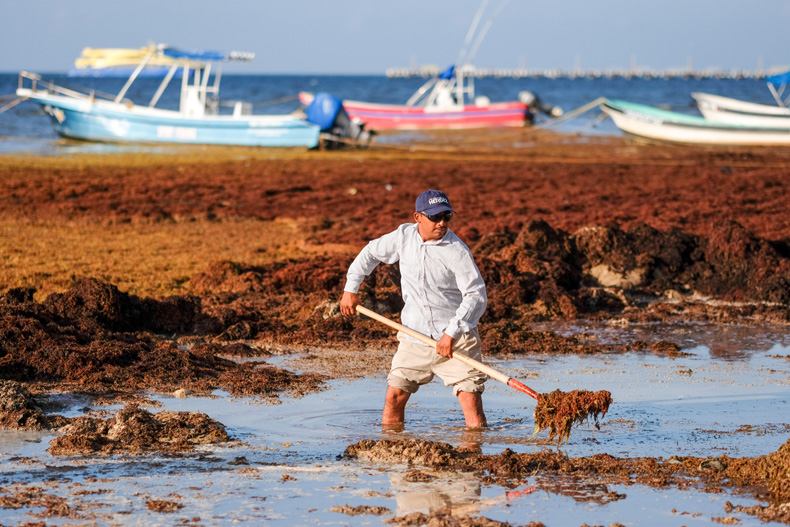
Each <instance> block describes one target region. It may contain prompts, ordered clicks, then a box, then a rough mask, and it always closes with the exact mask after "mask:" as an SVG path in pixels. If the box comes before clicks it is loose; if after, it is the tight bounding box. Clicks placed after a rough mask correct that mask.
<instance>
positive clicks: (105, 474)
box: [0, 325, 790, 526]
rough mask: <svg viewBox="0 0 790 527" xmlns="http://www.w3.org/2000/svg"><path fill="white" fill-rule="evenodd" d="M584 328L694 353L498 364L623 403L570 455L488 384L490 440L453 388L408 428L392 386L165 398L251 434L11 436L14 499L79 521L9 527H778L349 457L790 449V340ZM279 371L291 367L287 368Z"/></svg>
mask: <svg viewBox="0 0 790 527" xmlns="http://www.w3.org/2000/svg"><path fill="white" fill-rule="evenodd" d="M553 330H555V331H569V332H578V331H579V328H578V327H575V328H574V327H570V326H568V327H566V328H564V329H563V328H558V327H554V328H553ZM584 331H586V332H590V333H591V334H596V335H597V338H599V339H603V338H607V337H606V335H607V334H608V333H609V332H612V331H618V332H632V333H638V332H642V333H651V334H652V337H651V338H659V337H660V338H662V339H664V340H671V341H673V342H676V343H678V344H681V346H682V347H683V351H684V352H685V353H688V354H689V355H688V356H683V357H680V358H676V359H670V358H666V357H661V356H655V355H653V354H651V353H649V352H645V353H629V354H611V355H598V356H530V357H526V358H525V357H518V358H508V359H507V360H491V361H490V363H491V365H492V366H494V367H495V368H498V369H500V370H502V371H504V372H505V373H507V374H508V375H510V376H512V377H514V378H516V379H519V380H521V381H522V382H524V383H525V384H527V385H528V386H530V387H531V388H533V389H535V390H536V391H538V392H541V393H545V392H548V391H551V390H554V389H561V390H563V391H569V390H572V389H589V390H601V389H605V390H609V391H610V392H611V393H612V397H613V399H614V403H613V404H612V406H611V408H610V411H609V413H608V414H607V415H606V416H605V417H604V418H603V419H602V420H601V428H600V430H597V429H596V428H595V427H594V426H593V425H592V424H589V425H586V424H585V425H582V426H579V427H575V428H574V430H573V433H572V434H571V436H570V439H569V441H568V442H567V443H565V444H563V445H561V446H548V445H545V444H541V441H540V439H541V438H540V437H538V438H534V437H533V436H532V432H533V429H534V423H533V420H532V411H533V409H534V406H535V404H534V403H535V402H534V400H532V399H530V398H529V397H527V396H526V395H524V394H522V393H521V392H517V391H515V390H513V389H511V388H508V387H507V386H505V385H503V384H501V383H498V382H496V381H489V383H488V384H487V390H486V392H485V395H484V402H485V406H486V413H487V416H488V419H489V423H490V428H489V429H487V430H484V431H482V432H476V431H469V430H467V429H465V428H463V426H461V425H462V423H463V417H462V414H461V412H460V409H459V408H458V406H457V403H456V401H455V400H454V399H453V398H452V397H451V395H450V394H449V391H448V390H447V389H446V388H445V387H444V386H442V385H441V384H440V383H439V382H434V383H432V384H430V385H428V386H426V387H423V388H422V389H421V390H420V391H419V392H418V393H417V394H416V395H414V396H413V397H412V399H411V401H410V403H409V406H408V407H407V412H406V419H407V424H406V428H405V430H404V431H402V432H398V433H395V432H388V431H385V430H382V428H381V426H380V424H379V419H380V416H381V406H382V404H383V397H384V390H385V383H386V381H385V378H384V377H383V376H382V377H372V378H365V379H360V380H354V381H344V380H335V381H331V382H330V383H329V389H327V390H324V391H321V392H319V393H313V394H310V395H308V396H306V397H304V398H301V399H292V398H282V402H281V404H276V405H267V404H262V403H259V402H256V401H254V400H251V399H246V398H231V397H229V396H228V394H226V393H222V392H217V393H215V394H214V397H212V398H197V397H188V398H185V399H179V398H175V397H166V396H158V397H155V399H156V400H157V401H159V402H161V404H162V407H161V408H156V409H153V410H152V411H159V410H161V409H166V410H174V411H197V412H203V413H206V414H208V415H209V416H210V417H211V418H213V419H216V420H218V421H220V422H221V423H223V424H224V425H225V426H226V427H227V430H228V432H229V434H230V435H231V436H232V437H233V438H234V439H236V440H238V442H236V443H231V444H227V445H221V446H219V447H216V446H215V447H210V448H201V449H200V450H198V452H197V453H192V454H178V455H176V454H172V455H163V454H146V455H145V456H112V457H98V456H94V457H85V458H82V457H74V458H60V457H53V456H51V455H49V453H48V452H46V448H47V447H48V446H49V441H50V440H51V439H52V438H53V437H54V436H53V435H52V434H37V433H30V432H17V431H13V432H12V431H3V432H0V462H2V469H0V487H1V488H2V490H3V492H2V494H3V495H9V494H13V493H14V492H21V491H30V492H33V491H32V490H31V489H34V488H37V489H39V490H38V491H36V492H40V493H42V494H43V495H46V496H48V497H49V499H50V500H52V499H55V498H59V499H61V500H65V503H66V504H67V505H68V511H69V512H68V514H66V515H62V514H60V515H59V514H52V512H53V511H56V510H61V512H62V507H61V509H56V508H54V507H52V506H49V508H47V506H46V505H42V506H39V507H34V508H30V507H22V508H1V509H0V518H2V519H0V523H2V524H3V525H14V524H22V523H25V522H35V521H46V524H47V525H49V526H56V525H64V526H65V525H95V524H122V525H146V526H157V525H168V526H169V525H229V524H233V523H240V524H250V525H263V524H266V525H282V526H296V525H350V526H363V525H385V521H386V520H387V519H388V518H391V517H392V516H393V515H396V514H397V515H404V514H408V513H411V512H425V513H427V512H429V511H430V510H435V509H436V508H438V507H450V508H452V510H453V511H454V512H456V513H458V514H470V515H472V516H485V517H487V518H490V519H493V520H497V521H501V522H509V523H511V524H512V525H525V524H528V523H530V522H533V521H540V522H543V523H544V524H545V525H548V526H550V525H582V524H585V523H586V524H588V525H611V524H613V523H616V522H619V523H622V524H624V525H629V526H632V525H661V526H673V525H677V526H681V525H702V524H720V522H721V521H722V520H721V519H722V518H726V517H734V518H736V519H737V521H738V522H740V524H741V525H747V526H748V525H755V526H756V525H766V524H765V523H763V522H761V521H760V520H758V519H756V518H754V517H752V516H749V515H747V514H743V513H738V512H731V513H729V514H728V513H726V512H725V510H724V504H725V503H726V502H727V501H731V502H733V503H736V504H739V505H746V506H750V505H755V504H757V503H758V502H757V501H755V500H754V499H753V498H751V497H749V496H745V495H732V494H731V493H730V492H728V491H724V492H717V493H711V492H703V491H701V490H694V489H693V488H688V489H678V488H668V489H656V488H650V487H644V486H640V485H628V486H626V485H603V484H601V483H599V482H597V481H589V480H581V479H573V478H569V477H565V478H563V477H557V476H555V477H545V476H541V475H540V474H535V475H534V476H533V477H530V478H529V479H528V481H524V482H520V483H521V484H520V485H519V486H518V488H516V489H513V488H504V487H501V486H499V485H495V484H486V483H482V480H481V478H480V477H479V476H476V475H472V474H466V473H458V472H453V473H442V472H432V471H427V470H426V471H423V472H424V474H422V476H423V477H421V478H416V479H415V478H411V477H409V473H410V471H414V470H415V468H417V467H407V466H392V465H384V464H377V463H372V462H365V461H359V460H348V459H340V457H339V456H340V455H341V454H342V453H343V451H344V450H345V449H346V447H348V446H349V445H350V444H352V443H355V442H357V441H359V440H361V439H380V438H396V437H405V438H419V439H424V440H430V441H439V442H446V443H450V444H452V445H456V446H457V445H460V444H462V443H476V444H478V445H479V447H480V448H481V450H482V452H483V453H484V454H499V453H501V452H502V451H503V450H505V449H511V450H513V451H514V452H517V453H528V452H538V451H541V450H542V449H559V450H560V451H561V452H564V453H566V454H567V455H568V456H571V457H579V456H589V455H593V454H600V453H608V454H611V455H613V456H617V457H630V458H634V457H642V456H644V457H663V458H668V457H671V456H674V455H678V456H699V457H711V456H718V455H721V454H726V455H728V456H731V457H745V456H749V457H751V456H758V455H762V454H769V453H771V452H774V451H776V450H777V449H778V448H779V447H780V446H781V445H783V444H784V443H785V442H786V441H787V438H788V435H790V424H789V423H788V422H787V420H786V416H788V415H790V407H789V405H788V403H789V401H790V390H789V389H788V387H790V361H789V360H788V359H787V358H786V357H787V356H788V353H790V351H789V349H790V347H788V342H790V333H787V332H784V331H778V330H766V329H765V328H746V327H743V328H733V327H730V328H721V327H718V328H717V327H715V326H710V325H697V326H683V327H665V328H663V329H662V328H661V327H660V326H648V325H645V326H639V327H636V326H631V327H627V328H611V327H604V328H592V327H589V328H585V329H584ZM679 336H682V342H680V340H681V339H680V338H678V337H679ZM629 338H633V335H632V336H631V337H629ZM640 338H643V339H644V340H648V339H647V338H644V337H640ZM719 345H721V346H723V347H724V348H726V349H727V350H730V351H728V352H727V353H726V354H724V353H720V352H719V351H716V350H718V349H722V348H718V347H717V346H719ZM278 365H280V366H281V367H286V368H287V367H288V360H287V359H282V360H281V361H278ZM74 403H75V406H74V407H72V408H71V409H70V411H71V412H75V413H77V412H78V408H79V407H78V406H77V405H78V404H80V405H81V404H83V402H82V401H74ZM80 407H81V406H80ZM105 409H106V408H105ZM63 413H66V412H63ZM544 434H545V432H544ZM514 491H515V492H514ZM509 493H510V494H509ZM4 503H5V502H4ZM362 506H364V507H366V509H365V511H367V512H372V511H375V510H377V511H378V512H382V511H388V512H383V513H381V514H380V515H376V514H372V513H368V514H359V515H350V514H346V513H344V512H338V511H342V510H346V511H347V512H348V511H353V510H354V508H355V507H362ZM333 507H334V508H335V511H333ZM344 507H345V509H343V508H344ZM377 507H378V508H380V509H374V508H377ZM168 510H172V512H166V511H168ZM47 511H49V512H47ZM727 521H732V520H727Z"/></svg>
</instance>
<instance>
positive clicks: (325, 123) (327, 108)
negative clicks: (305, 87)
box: [305, 92, 343, 131]
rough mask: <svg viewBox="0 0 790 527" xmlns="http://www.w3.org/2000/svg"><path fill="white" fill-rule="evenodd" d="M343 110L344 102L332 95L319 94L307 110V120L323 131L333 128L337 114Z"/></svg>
mask: <svg viewBox="0 0 790 527" xmlns="http://www.w3.org/2000/svg"><path fill="white" fill-rule="evenodd" d="M342 109H343V101H341V100H340V99H339V98H337V97H335V96H334V95H332V94H331V93H326V92H318V93H316V94H315V98H314V99H313V102H311V103H310V105H309V106H308V107H307V108H306V109H305V115H306V116H307V120H308V121H309V122H311V123H313V124H315V125H318V127H319V128H321V130H322V131H323V130H328V129H330V128H332V125H333V124H334V123H335V119H336V118H337V114H338V113H339V112H340V110H342Z"/></svg>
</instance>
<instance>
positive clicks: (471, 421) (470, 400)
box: [458, 392, 487, 428]
mask: <svg viewBox="0 0 790 527" xmlns="http://www.w3.org/2000/svg"><path fill="white" fill-rule="evenodd" d="M458 402H459V403H461V410H463V412H464V419H466V426H468V427H469V428H483V427H484V426H487V423H486V414H485V412H484V411H483V397H482V395H480V394H479V393H471V392H458Z"/></svg>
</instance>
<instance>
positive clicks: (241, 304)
mask: <svg viewBox="0 0 790 527" xmlns="http://www.w3.org/2000/svg"><path fill="white" fill-rule="evenodd" d="M788 169H790V150H787V149H782V148H769V147H764V148H757V147H753V148H746V147H742V148H735V147H695V146H676V145H656V144H644V143H638V142H634V141H632V140H629V139H628V138H623V137H612V136H600V137H597V136H590V135H576V134H559V133H552V132H547V131H542V130H530V129H515V130H510V129H508V130H490V131H486V132H481V131H479V130H478V131H463V132H462V131H452V132H432V133H425V135H422V134H420V135H416V134H414V135H410V136H409V137H408V138H407V139H402V140H399V141H393V140H392V138H391V137H386V136H384V137H381V138H378V139H377V141H374V143H373V145H372V146H371V147H369V148H344V149H339V150H320V151H317V150H313V151H306V150H300V149H245V148H212V147H184V148H172V149H168V150H167V151H164V152H161V151H146V150H142V149H141V150H131V149H130V150H125V151H124V150H121V151H118V152H116V153H110V154H92V153H76V154H64V155H58V156H40V155H26V154H19V153H14V154H4V155H1V156H0V225H2V235H0V249H1V250H0V254H2V261H3V265H2V266H0V294H1V295H2V297H0V310H1V311H0V379H2V381H0V382H2V383H4V384H3V385H2V390H0V424H2V426H3V431H0V458H1V459H3V462H4V466H5V467H6V468H5V469H3V471H2V472H1V473H0V524H2V525H23V524H26V525H66V524H68V525H132V524H140V525H227V524H230V523H245V524H264V523H265V524H272V525H308V524H310V525H315V524H318V525H321V524H326V525H330V524H332V525H338V524H340V525H383V524H385V523H388V524H397V525H427V524H430V525H443V526H444V525H448V526H449V525H481V526H482V525H506V524H509V525H539V524H543V525H547V526H550V525H582V524H589V525H604V524H605V525H615V524H618V525H620V524H621V525H690V524H692V523H693V524H702V523H709V524H712V523H725V524H742V525H764V524H790V508H788V503H790V473H789V472H788V469H787V466H788V459H789V458H788V456H790V450H789V448H790V443H788V442H787V441H788V437H790V422H788V420H787V417H786V416H787V415H788V414H787V404H788V401H789V400H790V397H788V395H787V394H788V384H790V367H789V365H790V363H788V358H789V357H790V355H788V353H789V352H788V346H790V331H788V324H790V287H788V286H789V285H790V222H789V221H788V219H787V218H788V215H787V212H786V204H787V202H788V198H790V180H788V178H787V173H788ZM429 188H435V189H441V190H442V191H444V192H446V193H447V195H448V196H449V197H450V199H451V200H452V203H453V206H454V207H455V208H456V209H457V211H458V214H457V215H456V217H455V218H454V219H453V221H452V230H453V231H454V232H455V233H457V234H458V236H459V237H460V238H461V239H462V240H463V241H464V242H465V243H466V244H467V245H468V246H469V247H470V249H471V250H472V253H473V254H474V255H475V258H476V263H477V265H478V267H479V268H480V270H481V273H482V275H483V278H484V279H485V281H486V285H487V289H488V295H489V306H488V310H487V312H486V314H485V315H484V317H483V319H482V320H481V323H480V331H481V336H482V338H483V343H484V344H483V353H484V358H485V360H486V362H488V363H490V364H493V365H494V366H495V367H497V368H501V369H503V370H506V371H508V372H509V374H510V375H512V376H513V377H515V378H520V379H522V380H523V381H524V382H526V383H527V384H529V385H530V386H532V387H533V388H535V389H537V390H538V391H539V392H541V393H547V392H550V391H552V390H553V389H555V388H559V389H562V390H564V391H570V390H573V389H594V390H609V391H611V393H612V397H613V400H614V402H613V404H612V407H611V410H610V411H609V412H608V413H606V414H605V415H603V416H601V417H600V419H599V421H598V422H588V423H585V424H581V425H579V427H578V429H576V430H574V432H573V433H571V435H570V437H569V439H568V441H567V443H564V444H563V445H562V446H559V445H556V444H555V443H554V442H551V441H548V440H547V438H545V436H544V435H541V434H538V435H537V436H533V435H532V432H533V429H534V421H533V419H532V409H533V407H534V401H532V400H530V399H529V398H528V397H527V396H525V395H523V394H520V393H512V390H510V389H509V388H508V387H506V386H502V385H499V384H498V383H496V381H494V380H489V381H488V383H487V385H488V388H487V391H486V394H485V396H484V400H485V403H486V409H487V411H488V412H489V422H490V423H491V425H492V426H491V427H490V429H489V430H487V431H469V430H466V429H464V428H463V426H462V422H461V421H462V420H460V416H459V412H458V409H457V408H456V406H457V404H456V403H455V402H454V401H453V400H452V397H451V395H450V394H449V391H448V390H447V389H446V388H444V387H443V386H441V383H439V382H438V381H435V382H434V383H432V384H431V385H429V386H428V387H425V388H424V389H423V390H421V391H420V392H419V393H418V394H416V395H415V396H414V399H415V400H416V402H414V403H413V404H411V405H410V406H409V407H408V409H407V422H406V425H405V428H404V429H403V430H399V431H390V430H383V429H382V428H381V426H380V425H379V424H378V419H379V417H380V411H381V409H380V406H381V405H382V404H383V394H384V389H385V385H386V373H387V371H388V367H389V360H390V358H391V356H392V354H393V353H394V350H395V347H396V340H395V335H394V332H393V331H391V330H389V329H388V328H386V327H384V326H383V325H382V324H380V323H377V322H375V321H373V320H370V319H366V318H362V317H357V318H355V319H344V318H342V317H341V316H339V311H338V301H339V298H340V296H341V294H342V288H343V284H344V281H345V272H346V270H347V268H348V265H349V264H350V262H351V261H352V260H353V258H354V256H355V255H356V254H357V253H358V251H359V250H360V249H361V248H362V247H363V246H364V245H365V243H367V242H368V241H369V240H372V239H374V238H377V237H379V236H381V235H383V234H385V233H387V232H389V231H391V230H393V229H394V228H395V227H397V226H398V225H399V224H402V223H406V222H409V221H411V213H412V212H413V208H414V199H415V197H416V196H417V195H418V194H419V193H420V192H421V191H423V190H425V189H429ZM361 294H362V298H363V302H364V303H365V305H366V306H368V307H370V308H371V309H373V310H374V311H377V312H379V313H381V314H383V315H385V316H388V317H390V318H392V319H395V320H397V319H398V313H399V311H400V308H401V306H402V301H401V300H400V295H399V276H398V271H397V268H396V267H395V266H380V267H379V269H377V270H376V271H375V273H374V274H373V275H371V277H370V278H369V279H368V280H367V281H366V283H365V285H364V286H363V289H362V290H361ZM163 414H164V415H163ZM417 494H419V496H416V495H417ZM409 496H411V497H412V498H413V499H411V501H410V500H409V499H406V498H405V497H409ZM659 496H660V499H658V497H659ZM563 508H565V509H566V510H565V511H564V512H563ZM419 515H422V516H419ZM4 518H8V520H6V519H4ZM429 522H430V523H429Z"/></svg>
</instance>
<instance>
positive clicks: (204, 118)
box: [16, 45, 361, 148]
mask: <svg viewBox="0 0 790 527" xmlns="http://www.w3.org/2000/svg"><path fill="white" fill-rule="evenodd" d="M162 56H164V57H168V58H169V59H170V60H172V61H173V62H174V63H173V64H172V65H171V67H170V69H169V70H168V72H167V74H166V75H165V76H164V78H163V79H162V82H161V83H160V85H159V88H158V89H157V90H156V92H155V93H154V94H153V96H152V98H151V100H150V102H149V103H148V104H147V105H139V104H136V103H134V102H132V101H131V100H129V99H127V98H126V94H127V92H128V90H129V87H130V86H131V85H132V83H133V82H134V81H135V80H136V79H137V78H139V75H140V72H142V71H143V69H144V68H145V67H146V66H147V65H148V63H149V61H150V60H152V59H153V58H154V57H162ZM253 57H254V54H252V53H241V52H231V53H227V54H226V53H218V52H188V51H182V50H178V49H175V48H170V47H167V46H164V45H158V46H154V47H152V48H151V49H150V50H149V52H148V53H146V55H145V57H144V58H143V59H142V60H141V61H140V63H139V64H138V65H137V67H136V68H135V70H134V71H133V72H132V74H131V75H130V77H129V79H128V80H127V81H126V84H125V85H124V86H123V88H122V89H121V91H120V92H119V93H118V94H117V95H114V96H112V95H103V94H100V93H97V92H95V91H91V90H86V91H84V92H81V91H77V90H73V89H69V88H64V87H62V86H58V85H56V84H54V83H52V82H47V81H44V80H43V79H42V78H41V76H39V75H37V74H34V73H28V72H24V71H23V72H21V73H20V74H19V88H18V89H17V91H16V93H17V95H18V96H19V97H21V98H25V99H29V100H32V101H35V102H37V103H38V104H40V105H41V106H42V107H43V109H44V111H45V112H46V113H47V114H48V115H49V116H50V117H51V118H52V124H53V126H54V128H55V131H56V132H57V133H58V134H59V135H61V136H63V137H68V138H72V139H80V140H86V141H98V142H123V143H126V142H144V143H145V142H150V143H193V144H214V145H239V146H267V147H307V148H313V147H316V146H318V144H319V139H320V138H321V132H322V129H323V130H326V129H327V127H332V124H333V122H334V121H335V118H336V117H337V118H339V117H342V116H344V111H343V110H342V105H339V104H338V105H335V106H332V105H326V104H324V105H321V106H319V107H314V108H308V110H310V112H308V113H310V114H312V115H316V114H318V113H320V112H321V110H323V109H324V108H325V107H326V108H330V109H331V110H333V111H335V112H336V113H335V114H334V115H332V116H327V115H322V116H319V117H320V118H321V120H322V121H321V122H324V123H329V125H326V124H325V125H324V126H320V125H318V124H314V123H315V121H314V122H310V121H308V120H307V119H305V118H304V117H303V116H302V115H292V114H283V115H257V114H253V113H252V105H251V104H249V103H243V102H241V101H231V102H230V104H228V103H225V104H226V105H227V110H226V113H222V114H221V113H220V102H219V84H220V79H221V77H222V63H223V62H229V61H240V62H248V61H250V60H252V58H253ZM214 65H216V66H217V67H216V71H215V72H212V67H213V66H214ZM177 73H180V76H181V82H180V84H181V95H180V102H179V107H178V109H177V110H172V109H162V108H159V107H157V104H158V103H159V101H160V98H161V96H162V94H163V93H164V91H165V89H166V88H167V86H168V85H169V83H170V81H171V80H172V79H173V78H174V77H175V76H176V74H177ZM212 77H213V82H211V81H210V79H211V78H212ZM223 102H224V101H223ZM324 102H326V99H325V100H324ZM223 108H225V107H223ZM345 117H346V119H347V116H345ZM335 128H337V127H333V132H336V130H335ZM360 131H361V130H359V129H357V130H356V132H360ZM349 137H350V138H351V139H357V137H353V136H351V135H350V134H349Z"/></svg>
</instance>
